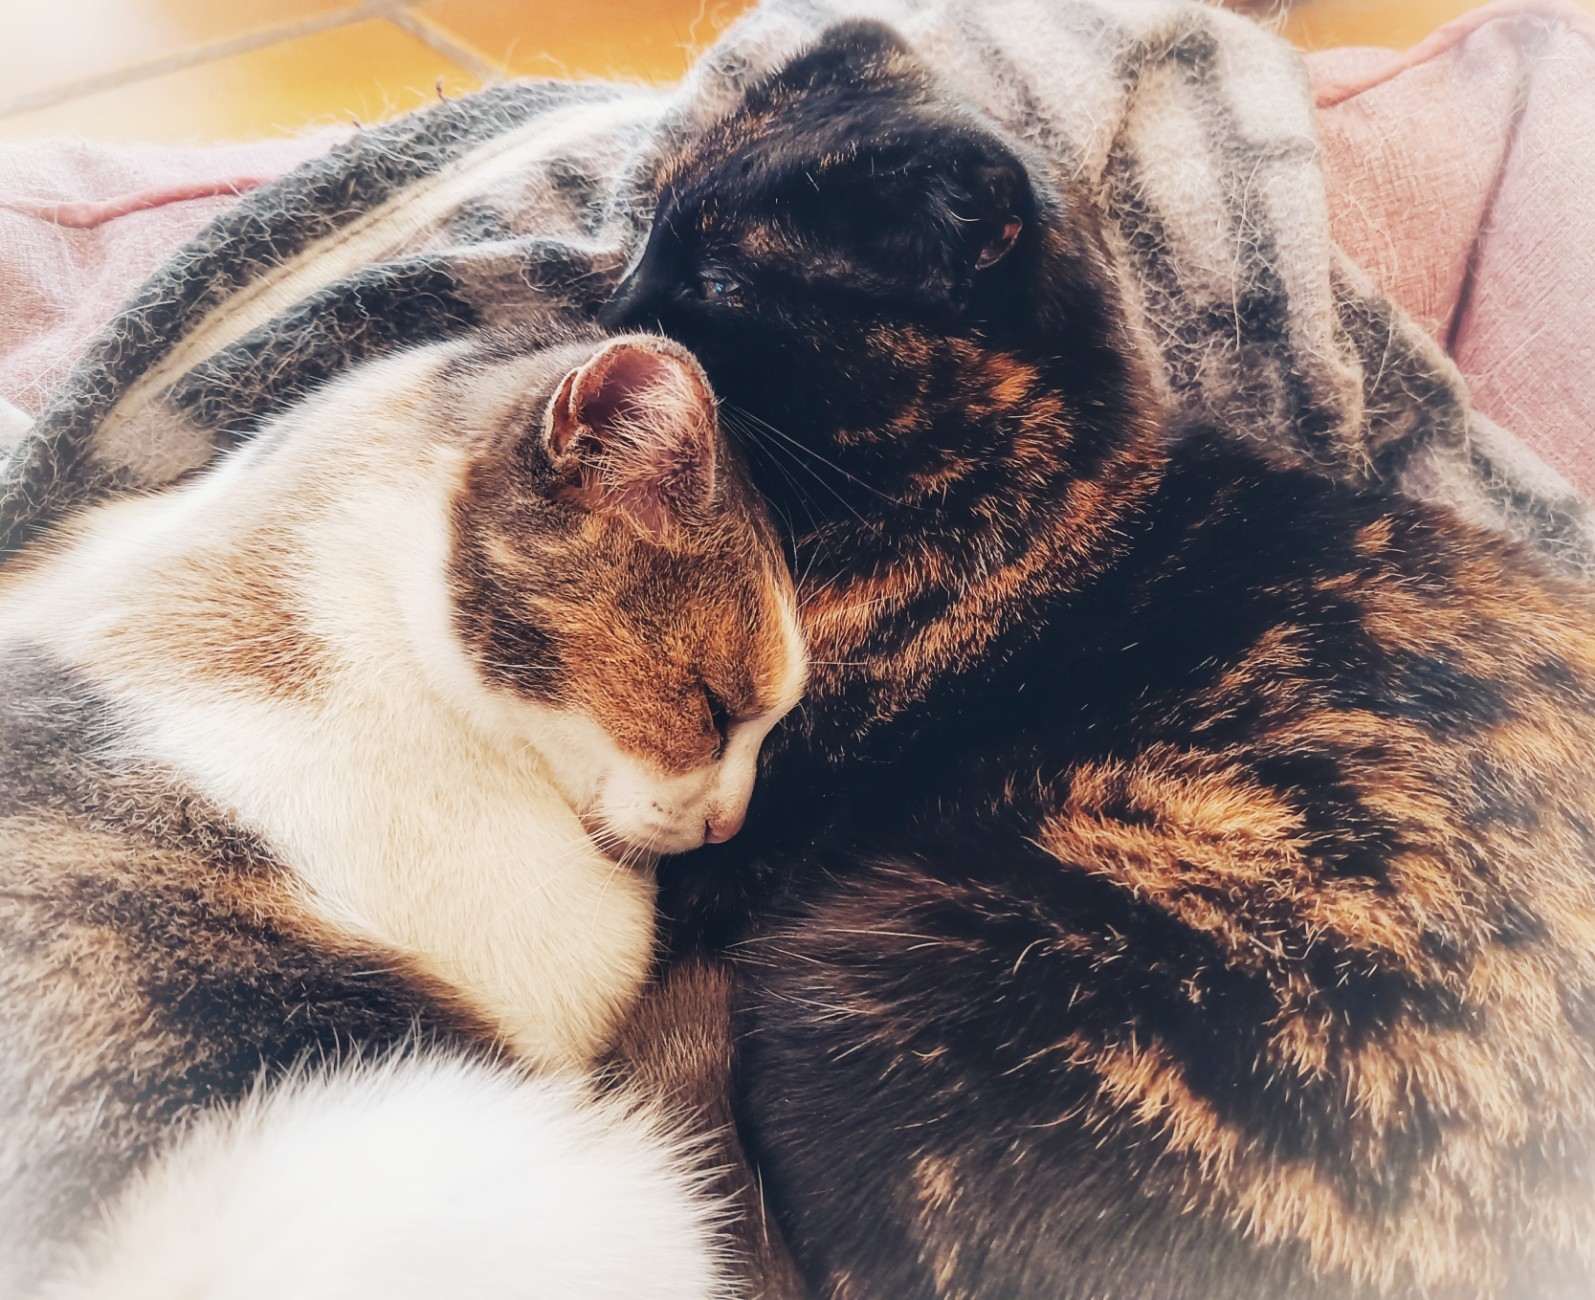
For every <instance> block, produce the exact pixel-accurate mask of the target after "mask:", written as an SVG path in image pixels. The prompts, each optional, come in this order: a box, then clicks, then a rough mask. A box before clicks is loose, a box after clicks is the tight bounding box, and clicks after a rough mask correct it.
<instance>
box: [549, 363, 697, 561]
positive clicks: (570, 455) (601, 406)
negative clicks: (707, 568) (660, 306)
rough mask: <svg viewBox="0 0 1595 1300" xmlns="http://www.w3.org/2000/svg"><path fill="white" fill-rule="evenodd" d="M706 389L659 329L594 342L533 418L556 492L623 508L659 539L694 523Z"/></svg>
mask: <svg viewBox="0 0 1595 1300" xmlns="http://www.w3.org/2000/svg"><path fill="white" fill-rule="evenodd" d="M716 429H717V424H716V415H715V401H714V396H713V394H712V393H711V391H710V389H709V383H708V380H707V379H706V378H705V377H704V374H703V371H702V370H701V369H700V367H699V366H698V363H697V361H696V360H694V359H693V357H692V354H691V353H689V352H688V351H687V350H686V349H685V348H682V347H681V346H680V345H678V344H675V343H671V342H670V341H668V340H666V339H663V338H656V337H652V336H649V337H646V338H644V337H633V338H621V339H614V340H611V341H610V342H608V343H606V344H604V346H603V347H601V348H600V349H599V350H598V351H597V353H595V354H594V355H593V356H592V357H591V358H589V359H588V360H587V361H586V362H585V363H583V364H582V365H580V366H578V367H577V368H576V369H574V370H572V371H571V372H570V373H569V374H567V375H566V376H565V378H564V379H563V380H562V381H561V382H560V385H559V388H558V389H557V391H556V392H555V393H554V396H553V399H552V400H551V401H550V402H549V404H548V410H547V412H546V414H545V416H544V421H543V435H544V439H545V441H546V443H547V446H548V451H549V455H550V457H551V458H552V460H553V462H554V465H555V466H556V467H557V468H560V469H563V470H565V471H566V472H567V474H568V475H569V478H570V483H569V486H568V487H567V489H566V491H565V492H564V493H563V494H562V496H563V497H564V499H566V500H572V501H575V502H577V503H579V504H581V505H583V506H585V507H587V508H588V509H593V510H614V511H618V512H619V513H621V514H623V515H624V516H625V517H626V518H627V519H628V520H630V522H631V523H632V524H633V525H634V526H635V527H636V528H637V529H638V530H639V531H641V532H642V533H643V534H644V535H645V536H647V537H650V538H652V539H654V540H664V539H665V538H667V537H669V536H671V535H672V534H674V533H676V532H677V531H678V530H679V529H680V528H681V527H682V526H685V525H691V524H694V523H697V522H700V521H701V520H702V519H703V518H704V517H706V515H707V514H708V512H709V507H710V506H711V505H712V502H713V497H714V486H715V472H716V443H717V434H716Z"/></svg>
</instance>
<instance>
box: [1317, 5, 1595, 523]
mask: <svg viewBox="0 0 1595 1300" xmlns="http://www.w3.org/2000/svg"><path fill="white" fill-rule="evenodd" d="M1308 65H1309V68H1310V70H1311V72H1312V76H1313V82H1314V88H1315V90H1316V92H1317V96H1318V103H1319V129H1320V132H1321V135H1322V138H1323V150H1324V153H1323V157H1324V167H1325V171H1326V174H1327V180H1328V186H1329V204H1330V213H1329V215H1330V225H1331V227H1332V229H1333V231H1334V234H1335V239H1336V241H1337V242H1338V243H1339V244H1340V245H1341V247H1343V248H1344V249H1345V250H1346V251H1347V252H1348V253H1349V254H1350V255H1351V256H1352V258H1353V259H1354V260H1355V261H1357V262H1358V263H1359V264H1360V265H1361V266H1362V267H1363V268H1364V269H1365V270H1367V271H1368V272H1369V274H1370V275H1371V276H1372V277H1373V279H1374V282H1375V283H1376V284H1378V285H1379V286H1380V288H1382V289H1383V290H1384V291H1385V292H1386V293H1387V294H1389V295H1390V297H1392V298H1393V299H1395V301H1396V302H1398V303H1400V304H1401V305H1402V306H1403V307H1405V308H1406V309H1407V311H1408V312H1410V313H1411V314H1412V315H1413V316H1414V317H1415V318H1416V319H1417V320H1418V321H1419V322H1421V323H1422V324H1423V326H1424V327H1425V328H1426V329H1428V330H1429V331H1430V332H1431V333H1432V334H1433V335H1434V337H1435V338H1437V339H1439V340H1440V342H1441V343H1443V344H1444V345H1445V346H1446V348H1447V350H1448V351H1450V353H1451V355H1452V356H1453V357H1454V358H1455V359H1456V361H1457V364H1458V365H1459V366H1460V367H1461V370H1462V372H1463V374H1464V375H1466V376H1467V379H1468V383H1469V387H1470V389H1471V391H1472V394H1473V400H1474V403H1475V404H1476V405H1477V407H1478V408H1479V409H1480V410H1481V411H1483V412H1484V413H1485V414H1486V415H1489V416H1491V417H1492V418H1493V419H1495V420H1496V421H1497V422H1499V423H1500V424H1503V425H1505V426H1506V427H1507V428H1508V429H1511V430H1512V431H1513V432H1514V433H1516V434H1518V435H1519V436H1520V437H1521V438H1523V439H1524V441H1525V442H1527V443H1528V444H1529V446H1530V447H1532V448H1533V449H1534V450H1535V451H1536V452H1538V453H1539V454H1540V455H1541V456H1542V457H1544V458H1545V460H1547V461H1548V462H1549V463H1550V464H1552V465H1553V466H1555V467H1556V468H1557V469H1558V470H1560V471H1561V472H1562V473H1563V474H1564V475H1566V476H1567V478H1568V479H1569V480H1571V481H1572V482H1573V483H1574V484H1576V485H1577V486H1578V487H1579V488H1580V490H1582V491H1583V492H1584V493H1585V494H1586V495H1595V19H1591V17H1590V16H1589V15H1588V14H1587V13H1586V12H1585V11H1583V10H1581V9H1579V8H1577V7H1575V6H1573V5H1572V4H1570V3H1563V2H1561V0H1506V2H1504V3H1499V4H1494V5H1489V6H1486V7H1485V8H1483V9H1481V10H1478V11H1476V12H1474V13H1471V14H1469V15H1467V17H1466V18H1463V19H1461V20H1459V21H1458V22H1456V23H1453V24H1450V25H1449V26H1448V27H1445V28H1442V29H1441V30H1440V31H1438V32H1436V33H1435V34H1434V35H1433V36H1432V37H1430V38H1429V39H1428V40H1427V41H1425V42H1423V44H1422V45H1420V46H1418V47H1416V48H1415V49H1413V50H1411V51H1408V52H1406V53H1404V54H1403V53H1396V52H1394V51H1390V50H1374V49H1345V50H1329V51H1325V52H1323V53H1320V54H1315V55H1312V56H1310V57H1309V59H1308Z"/></svg>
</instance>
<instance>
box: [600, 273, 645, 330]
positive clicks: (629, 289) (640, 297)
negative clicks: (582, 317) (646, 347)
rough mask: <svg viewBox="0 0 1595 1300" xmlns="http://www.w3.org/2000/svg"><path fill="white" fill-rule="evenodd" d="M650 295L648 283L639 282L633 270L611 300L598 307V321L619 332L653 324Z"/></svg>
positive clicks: (607, 328)
mask: <svg viewBox="0 0 1595 1300" xmlns="http://www.w3.org/2000/svg"><path fill="white" fill-rule="evenodd" d="M649 296H650V295H649V293H648V287H647V285H645V284H641V283H639V282H638V276H637V273H636V272H633V273H632V274H631V275H629V276H627V277H626V279H624V280H622V281H621V283H620V287H619V288H618V289H616V290H615V292H614V295H613V296H612V297H611V298H610V300H609V301H608V302H606V303H605V304H604V305H603V306H602V307H600V308H599V309H598V323H599V324H600V325H602V326H603V327H604V328H605V329H606V330H615V331H617V332H618V331H621V330H628V329H635V328H636V327H637V326H639V325H649V324H653V323H654V322H653V321H652V320H650V319H649V317H650V314H651V312H650V304H649V302H648V298H649Z"/></svg>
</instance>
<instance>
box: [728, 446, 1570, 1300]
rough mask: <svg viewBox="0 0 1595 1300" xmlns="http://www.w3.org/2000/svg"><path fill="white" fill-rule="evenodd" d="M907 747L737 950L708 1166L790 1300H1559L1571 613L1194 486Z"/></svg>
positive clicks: (1566, 1170) (1274, 476)
mask: <svg viewBox="0 0 1595 1300" xmlns="http://www.w3.org/2000/svg"><path fill="white" fill-rule="evenodd" d="M920 725H921V727H922V730H921V731H920V732H919V733H918V734H917V735H916V737H915V746H917V747H918V749H919V750H920V751H921V752H923V754H924V755H925V757H924V758H923V760H922V761H920V762H918V763H917V764H915V763H914V761H913V759H912V753H913V751H914V748H915V746H906V747H905V748H904V750H903V753H902V756H900V757H899V760H898V761H897V762H895V763H894V764H893V765H892V766H891V767H890V768H888V769H886V771H885V773H884V775H883V776H882V777H880V778H878V780H879V782H880V785H879V789H878V790H877V791H876V792H875V793H874V794H871V793H868V792H867V793H866V794H865V795H863V796H860V797H859V798H858V800H857V801H856V802H855V803H854V804H853V805H852V807H853V808H854V809H855V815H854V816H853V817H852V820H851V823H850V824H849V825H847V826H845V827H843V826H840V825H839V828H838V833H837V834H836V835H835V836H834V838H833V839H832V841H831V844H830V846H829V850H828V851H827V848H826V846H824V845H822V846H821V850H820V852H819V854H818V857H817V860H816V863H815V869H814V873H813V874H812V875H810V876H808V877H807V878H806V882H805V883H803V884H800V885H799V886H798V887H797V888H795V889H794V890H793V891H792V894H791V901H790V902H789V905H788V908H787V910H786V912H785V914H784V915H783V916H782V917H781V919H779V920H778V921H777V923H776V924H775V925H773V926H772V927H771V933H769V934H768V935H767V936H765V937H764V938H762V939H760V940H759V941H757V942H755V943H754V944H752V945H750V946H749V948H748V950H747V952H748V957H749V961H750V966H749V970H750V976H751V978H750V981H749V986H748V989H747V991H746V992H745V993H744V1005H743V1009H742V1013H741V1014H742V1015H743V1017H744V1027H745V1029H746V1030H747V1031H748V1032H747V1033H746V1035H745V1037H744V1040H743V1041H744V1043H745V1044H746V1051H745V1055H744V1061H743V1065H744V1076H745V1079H746V1080H747V1083H746V1089H747V1092H746V1095H747V1116H748V1127H749V1131H750V1136H751V1138H752V1141H753V1143H754V1146H755V1147H756V1149H757V1150H758V1151H759V1154H760V1156H761V1157H762V1158H763V1160H764V1166H765V1172H766V1175H767V1179H768V1183H767V1185H768V1186H769V1188H770V1189H771V1195H772V1196H773V1198H774V1199H775V1203H776V1204H777V1206H778V1207H779V1208H780V1210H781V1211H782V1213H783V1214H784V1215H785V1216H786V1221H787V1222H788V1223H791V1224H796V1225H797V1230H796V1231H795V1232H794V1234H793V1235H794V1239H795V1241H796V1242H797V1243H798V1245H799V1249H800V1251H803V1250H807V1251H808V1252H810V1253H809V1254H808V1258H807V1261H806V1262H807V1263H808V1265H809V1267H810V1268H811V1269H812V1270H813V1273H814V1274H815V1275H816V1276H820V1277H834V1276H839V1275H842V1274H845V1273H847V1272H849V1271H851V1270H854V1269H857V1270H865V1271H862V1272H861V1273H860V1275H861V1276H867V1277H869V1278H870V1280H871V1284H872V1285H879V1286H893V1287H897V1288H900V1292H899V1293H902V1294H925V1295H953V1294H966V1293H967V1294H981V1295H1049V1296H1051V1295H1070V1296H1074V1295H1079V1296H1087V1295H1101V1294H1158V1295H1167V1296H1171V1297H1172V1296H1189V1297H1193V1298H1195V1297H1214V1296H1224V1297H1264V1296H1273V1295H1283V1294H1291V1295H1301V1296H1325V1297H1331V1296H1332V1297H1349V1296H1395V1295H1400V1296H1409V1295H1417V1294H1423V1295H1444V1296H1453V1295H1455V1296H1470V1297H1471V1296H1508V1295H1510V1296H1529V1295H1533V1296H1562V1295H1566V1296H1573V1295H1583V1294H1587V1293H1588V1288H1589V1286H1590V1285H1591V1283H1592V1281H1595V1260H1592V1259H1591V1258H1590V1256H1589V1255H1588V1253H1587V1243H1588V1241H1590V1240H1591V1234H1592V1232H1595V1182H1592V1175H1591V1172H1590V1155H1591V1152H1592V1150H1595V1068H1592V1065H1591V1062H1592V1060H1595V1016H1592V1014H1591V1008H1592V1007H1595V782H1592V781H1591V778H1590V773H1591V772H1592V771H1595V605H1592V601H1591V596H1590V594H1589V593H1588V592H1587V591H1586V590H1584V589H1583V588H1582V587H1579V586H1578V585H1576V584H1574V583H1572V582H1569V581H1564V580H1561V579H1558V578H1555V577H1553V576H1550V575H1549V574H1548V573H1546V572H1545V570H1544V569H1543V568H1542V567H1541V566H1540V565H1539V564H1538V563H1537V562H1536V561H1535V560H1534V559H1533V558H1532V557H1530V556H1528V555H1527V554H1525V553H1524V552H1522V551H1520V550H1518V549H1516V548H1514V547H1513V546H1512V545H1510V544H1509V543H1506V542H1504V541H1502V540H1500V539H1498V538H1496V537H1495V536H1494V535H1492V534H1489V533H1486V532H1483V531H1481V530H1477V529H1474V528H1472V527H1471V526H1469V525H1467V524H1466V523H1465V522H1463V521H1462V520H1460V519H1458V518H1457V517H1456V516H1454V515H1452V514H1450V513H1449V512H1446V511H1443V510H1440V509H1436V508H1431V507H1427V506H1423V505H1420V504H1416V503H1411V502H1407V501H1404V500H1401V499H1399V498H1395V497H1392V496H1385V495H1381V494H1378V493H1368V492H1359V491H1354V490H1350V489H1347V488H1345V487H1343V486H1340V485H1337V484H1334V483H1332V482H1330V481H1329V480H1327V479H1323V478H1320V477H1319V476H1317V475H1315V474H1312V473H1308V472H1304V471H1297V470H1285V469H1280V468H1277V467H1273V466H1270V465H1268V464H1266V463H1265V462H1264V461H1262V460H1261V459H1260V458H1258V457H1256V456H1254V455H1252V454H1251V453H1250V452H1247V451H1245V450H1237V449H1235V448H1233V447H1231V446H1227V445H1225V444H1224V443H1223V442H1221V441H1211V442H1197V443H1192V444H1190V445H1189V446H1186V447H1183V448H1181V449H1179V450H1178V451H1176V452H1175V454H1174V456H1173V459H1172V461H1171V463H1170V466H1169V468H1168V471H1167V474H1166V476H1165V479H1164V482H1163V484H1162V487H1161V489H1160V490H1159V492H1158V494H1157V495H1156V496H1155V497H1154V498H1153V499H1152V500H1151V502H1150V504H1149V506H1148V507H1147V510H1146V513H1145V515H1144V517H1143V520H1142V522H1141V525H1140V527H1139V530H1138V532H1137V534H1136V539H1135V541H1134V542H1133V543H1132V544H1131V545H1130V546H1129V547H1128V548H1127V549H1126V551H1125V553H1124V557H1123V560H1122V563H1121V564H1120V567H1119V568H1118V570H1117V571H1116V572H1115V574H1114V575H1113V577H1112V578H1111V579H1110V580H1109V581H1107V582H1105V583H1104V584H1103V586H1102V587H1101V589H1100V591H1099V592H1098V593H1097V594H1096V595H1095V596H1094V597H1093V599H1092V602H1091V603H1090V604H1088V605H1081V604H1080V603H1078V602H1075V603H1072V604H1060V606H1059V608H1058V609H1057V610H1056V611H1052V612H1051V614H1050V616H1049V617H1047V618H1046V619H1044V620H1042V621H1041V622H1040V623H1039V624H1038V630H1036V631H1034V632H1033V634H1032V636H1031V639H1030V642H1029V644H1028V645H1027V646H1026V647H1024V648H1022V649H1020V650H1016V651H1015V652H1014V654H1013V655H1012V656H1011V657H1010V658H1009V659H1008V660H1006V661H1005V662H1003V663H1001V664H999V665H998V666H997V667H995V668H994V669H993V670H992V671H991V672H990V673H989V674H988V676H987V677H986V678H985V679H984V680H983V681H982V682H980V683H978V684H977V685H976V686H973V687H969V688H966V690H965V691H964V693H963V694H962V695H949V697H948V699H947V701H946V703H945V706H944V709H943V713H942V716H941V717H940V718H939V719H923V720H921V724H920ZM960 743H962V744H964V745H966V746H967V748H966V749H965V750H964V751H962V752H964V753H967V754H968V755H969V757H968V758H955V757H949V756H950V755H954V754H957V753H959V752H960V751H959V750H957V749H956V748H955V746H956V745H958V744H960ZM933 755H937V756H939V757H933ZM893 786H896V787H898V788H900V789H905V790H909V791H911V792H912V793H906V794H897V795H895V796H894V795H892V794H891V793H890V788H891V787H893ZM873 805H878V806H880V807H882V808H883V809H884V811H883V812H882V813H881V814H880V817H879V819H873V818H872V815H871V813H870V812H869V811H868V809H870V808H871V807H872V806H873ZM860 809H862V810H865V811H858V810H860ZM905 813H906V815H905ZM894 818H895V819H897V820H896V827H897V834H896V836H895V841H893V840H891V839H889V838H888V832H889V830H890V829H891V828H890V826H889V825H888V822H890V821H891V820H892V819H894ZM886 843H891V845H892V847H891V848H890V849H889V850H886V851H884V852H882V851H881V850H880V849H879V848H878V847H861V846H866V845H870V846H879V845H882V844H886ZM816 1060H820V1061H825V1062H827V1063H828V1064H827V1065H826V1066H825V1067H824V1068H823V1069H820V1070H815V1069H814V1068H813V1066H812V1062H814V1061H816ZM834 1115H842V1116H844V1117H845V1118H843V1119H841V1120H835V1119H832V1118H831V1117H832V1116H834ZM837 1125H841V1129H840V1130H839V1129H838V1128H837V1127H836V1126H837ZM822 1130H823V1131H822ZM827 1134H828V1136H827ZM848 1185H851V1186H854V1187H861V1188H866V1189H867V1201H868V1205H869V1207H870V1213H869V1215H867V1216H866V1215H864V1214H863V1213H862V1210H863V1207H864V1203H865V1202H864V1199H862V1198H860V1199H854V1200H847V1201H845V1203H841V1204H838V1203H837V1202H836V1201H835V1200H834V1199H833V1198H828V1197H826V1196H824V1195H820V1194H817V1191H816V1189H819V1188H822V1187H835V1186H848ZM966 1188H967V1189H968V1192H967V1194H966V1192H965V1190H964V1189H966ZM866 1218H867V1219H868V1226H867V1228H856V1227H855V1226H854V1225H855V1224H863V1223H864V1222H865V1219H866ZM883 1225H884V1226H883ZM866 1236H867V1237H868V1238H869V1240H868V1242H866V1241H865V1237H866ZM882 1241H887V1242H889V1243H897V1244H889V1245H887V1246H885V1247H882V1246H881V1245H880V1244H879V1243H881V1242H882ZM1014 1243H1022V1244H1021V1245H1015V1244H1014ZM855 1245H856V1247H857V1248H856V1249H855ZM866 1261H868V1262H866Z"/></svg>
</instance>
